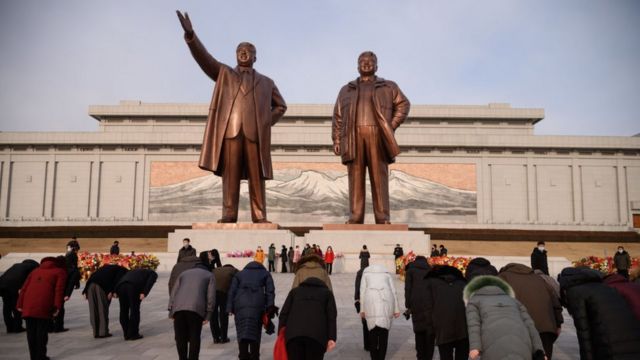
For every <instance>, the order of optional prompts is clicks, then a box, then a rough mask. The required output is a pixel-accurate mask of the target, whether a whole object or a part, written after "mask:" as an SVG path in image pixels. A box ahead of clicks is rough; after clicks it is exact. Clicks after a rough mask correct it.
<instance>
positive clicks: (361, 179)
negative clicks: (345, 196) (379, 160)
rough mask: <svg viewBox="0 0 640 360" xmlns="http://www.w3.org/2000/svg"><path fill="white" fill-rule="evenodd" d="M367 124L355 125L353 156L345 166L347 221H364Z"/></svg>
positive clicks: (358, 222)
mask: <svg viewBox="0 0 640 360" xmlns="http://www.w3.org/2000/svg"><path fill="white" fill-rule="evenodd" d="M367 128H368V126H358V127H356V136H355V144H354V146H355V157H354V159H353V161H352V162H350V163H349V165H348V166H347V171H348V174H349V222H351V223H357V224H362V223H363V222H364V205H365V197H366V192H365V191H366V190H365V175H366V160H367V159H366V151H365V140H364V137H365V136H366V134H367V133H368V132H369V131H368V129H367Z"/></svg>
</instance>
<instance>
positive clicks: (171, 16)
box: [0, 0, 640, 136]
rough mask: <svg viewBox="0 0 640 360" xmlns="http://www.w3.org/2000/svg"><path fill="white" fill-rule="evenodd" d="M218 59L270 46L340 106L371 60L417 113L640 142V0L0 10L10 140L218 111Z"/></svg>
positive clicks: (78, 0)
mask: <svg viewBox="0 0 640 360" xmlns="http://www.w3.org/2000/svg"><path fill="white" fill-rule="evenodd" d="M176 9H182V10H185V11H187V12H189V14H190V17H191V20H192V22H193V25H194V27H195V30H196V33H197V34H198V35H199V36H200V38H201V39H202V41H203V43H204V44H205V46H207V48H208V50H209V51H210V52H211V53H212V54H213V55H214V56H216V57H217V58H218V60H220V61H222V62H225V63H227V64H230V65H235V47H236V45H237V44H238V43H239V42H241V41H250V42H252V43H254V44H255V45H256V47H257V49H258V61H257V63H256V64H255V67H256V69H257V70H258V71H260V72H262V73H263V74H265V75H267V76H269V77H271V78H272V79H274V81H275V82H276V84H277V85H278V87H279V89H280V91H281V93H282V94H283V96H284V97H285V99H286V101H287V102H288V103H289V104H295V103H333V102H334V101H335V98H336V96H337V93H338V90H339V89H340V87H341V86H342V85H343V84H345V83H346V82H348V81H349V80H352V79H354V78H355V77H356V76H357V71H356V58H357V56H358V54H359V53H360V52H362V51H363V50H372V51H374V52H375V53H376V54H377V55H378V65H379V70H378V75H379V76H381V77H384V78H387V79H391V80H394V81H396V82H397V83H398V85H399V86H400V87H401V88H402V90H403V91H404V92H405V94H406V95H407V97H408V98H409V99H410V100H411V102H412V103H413V104H465V105H466V104H487V103H490V102H507V103H511V105H512V106H513V107H535V108H544V109H545V112H546V118H545V120H543V121H542V122H540V123H538V125H536V134H544V135H622V136H629V135H633V134H636V133H639V132H640V116H639V115H638V111H637V109H638V106H639V105H640V1H635V0H627V1H624V0H620V1H604V0H601V1H600V0H598V1H592V0H574V1H557V0H543V1H541V0H536V1H513V0H501V1H498V0H495V1H486V0H485V1H478V0H469V1H452V0H448V1H445V0H442V1H426V0H416V1H408V0H402V1H399V0H386V1H382V0H381V1H373V0H358V1H355V0H349V1H347V0H332V1H326V0H323V1H320V0H316V1H302V0H290V1H286V0H281V1H272V0H244V1H236V0H227V1H212V0H202V1H169V0H144V1H143V0H136V1H131V0H126V1H125V0H109V1H89V0H58V1H41V0H40V1H36V0H14V1H11V0H0V131H94V130H96V129H97V123H96V120H94V119H92V118H90V117H89V116H88V115H87V107H88V106H89V105H97V104H117V103H118V102H119V101H120V100H142V101H144V102H174V103H175V102H187V103H205V102H208V101H209V100H210V98H211V92H212V87H213V85H214V83H213V82H212V81H211V80H210V79H209V78H207V77H206V75H204V74H203V73H202V72H201V70H200V68H199V67H198V66H197V65H196V64H195V62H194V61H193V59H192V58H191V55H190V53H189V51H188V49H187V47H186V45H185V44H184V40H183V37H182V35H183V33H182V29H181V28H180V24H179V22H178V19H177V17H176V14H175V10H176Z"/></svg>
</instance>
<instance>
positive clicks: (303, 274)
mask: <svg viewBox="0 0 640 360" xmlns="http://www.w3.org/2000/svg"><path fill="white" fill-rule="evenodd" d="M310 277H315V278H318V279H320V280H322V281H324V283H325V284H326V285H327V287H328V288H329V290H331V291H333V287H332V285H331V278H329V274H328V273H327V269H326V266H325V263H324V261H323V260H322V258H321V257H319V256H318V255H316V254H311V255H307V256H303V257H302V259H300V261H299V262H298V265H297V269H296V275H295V276H294V277H293V284H291V288H292V289H293V288H296V287H298V286H300V284H302V282H304V281H305V280H306V279H308V278H310Z"/></svg>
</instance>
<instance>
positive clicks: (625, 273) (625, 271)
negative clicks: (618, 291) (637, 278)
mask: <svg viewBox="0 0 640 360" xmlns="http://www.w3.org/2000/svg"><path fill="white" fill-rule="evenodd" d="M618 274H620V275H622V276H624V277H625V278H627V279H628V278H629V269H618Z"/></svg>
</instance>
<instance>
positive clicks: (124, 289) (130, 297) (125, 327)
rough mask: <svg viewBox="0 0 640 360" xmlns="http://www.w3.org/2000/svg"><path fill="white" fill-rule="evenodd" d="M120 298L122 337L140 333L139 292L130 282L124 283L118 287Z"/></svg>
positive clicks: (129, 337)
mask: <svg viewBox="0 0 640 360" xmlns="http://www.w3.org/2000/svg"><path fill="white" fill-rule="evenodd" d="M118 299H119V300H120V326H122V334H123V335H124V339H125V340H127V339H131V338H134V337H138V336H139V335H140V302H141V300H140V293H139V292H138V291H136V289H135V287H134V286H133V285H132V284H129V283H124V284H122V285H120V287H118Z"/></svg>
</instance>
